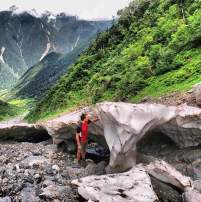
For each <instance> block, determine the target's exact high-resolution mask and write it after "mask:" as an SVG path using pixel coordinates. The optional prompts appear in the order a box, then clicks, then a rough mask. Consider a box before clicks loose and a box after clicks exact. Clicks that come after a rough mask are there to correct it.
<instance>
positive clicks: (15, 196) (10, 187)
mask: <svg viewBox="0 0 201 202" xmlns="http://www.w3.org/2000/svg"><path fill="white" fill-rule="evenodd" d="M74 159H75V156H73V155H69V154H66V153H63V152H57V149H56V146H55V145H53V144H48V145H46V144H45V143H44V142H43V143H37V144H32V143H0V202H9V201H22V202H28V201H29V202H37V201H55V202H56V201H72V202H74V201H80V200H81V201H83V200H82V199H80V197H79V196H78V194H77V188H76V187H73V186H72V185H71V183H70V182H71V181H72V180H74V179H79V178H81V177H85V176H88V175H93V174H98V175H99V174H104V173H105V166H106V162H104V161H102V162H100V163H98V164H95V163H93V161H88V162H87V166H86V168H78V167H76V164H75V161H74Z"/></svg>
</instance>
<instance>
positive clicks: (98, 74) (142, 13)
mask: <svg viewBox="0 0 201 202" xmlns="http://www.w3.org/2000/svg"><path fill="white" fill-rule="evenodd" d="M118 14H119V16H120V18H119V21H118V23H117V24H115V25H113V26H112V27H111V28H110V29H109V30H107V31H106V32H104V33H102V34H100V35H99V36H98V37H97V39H96V41H95V42H94V43H92V44H91V45H90V47H89V48H88V49H87V50H86V51H85V52H84V53H83V54H82V55H81V57H80V58H79V59H78V60H77V61H76V62H75V64H74V65H73V66H72V67H71V69H70V70H69V73H68V74H66V75H65V76H63V77H62V78H61V80H60V81H59V83H58V84H57V85H56V86H55V87H54V88H52V89H51V90H50V92H49V93H48V94H47V96H46V97H45V98H44V99H43V100H42V101H41V102H39V103H38V104H37V105H36V107H35V108H34V109H33V110H32V111H31V113H30V114H29V115H28V117H27V118H28V119H29V120H30V121H36V120H38V119H42V118H44V117H47V116H49V115H52V114H55V113H58V112H60V111H63V110H66V109H70V108H73V107H76V106H78V105H80V104H83V103H96V102H98V101H102V100H115V101H119V100H123V101H139V100H140V99H141V98H143V96H150V95H151V96H160V95H163V94H166V93H169V92H172V91H177V90H186V89H188V88H190V87H191V86H192V85H193V84H194V83H196V82H198V81H201V76H200V75H201V0H186V1H183V0H154V1H152V0H138V1H134V2H132V3H131V4H130V6H129V7H127V8H125V9H124V10H122V11H119V13H118Z"/></svg>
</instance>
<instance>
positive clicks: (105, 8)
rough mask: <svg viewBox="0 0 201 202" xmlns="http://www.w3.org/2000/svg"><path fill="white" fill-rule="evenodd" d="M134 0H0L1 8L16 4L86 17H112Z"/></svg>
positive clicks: (39, 10)
mask: <svg viewBox="0 0 201 202" xmlns="http://www.w3.org/2000/svg"><path fill="white" fill-rule="evenodd" d="M131 1H132V0H0V10H7V9H8V8H9V7H11V6H12V5H16V6H17V7H19V9H20V10H31V9H33V8H35V9H36V10H37V12H39V13H41V12H43V11H45V10H49V11H51V12H53V13H59V12H65V13H67V14H71V15H77V16H79V17H80V18H84V19H96V18H112V16H113V15H116V13H117V11H118V10H119V9H121V8H124V7H125V6H127V5H128V4H129V2H131Z"/></svg>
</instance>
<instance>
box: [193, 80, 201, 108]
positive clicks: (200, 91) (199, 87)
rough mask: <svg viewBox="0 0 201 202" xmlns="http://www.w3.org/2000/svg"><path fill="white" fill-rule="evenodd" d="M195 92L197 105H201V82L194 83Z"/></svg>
mask: <svg viewBox="0 0 201 202" xmlns="http://www.w3.org/2000/svg"><path fill="white" fill-rule="evenodd" d="M193 93H194V95H195V98H196V103H197V105H198V106H201V83H198V84H196V85H194V87H193Z"/></svg>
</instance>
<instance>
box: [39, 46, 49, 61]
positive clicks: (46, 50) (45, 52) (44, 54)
mask: <svg viewBox="0 0 201 202" xmlns="http://www.w3.org/2000/svg"><path fill="white" fill-rule="evenodd" d="M50 48H51V43H50V42H48V43H47V47H46V49H45V51H44V53H43V54H42V56H41V58H40V61H41V60H42V59H43V58H44V57H45V56H46V55H47V54H48V52H49V50H50Z"/></svg>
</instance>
